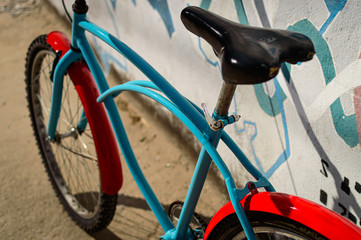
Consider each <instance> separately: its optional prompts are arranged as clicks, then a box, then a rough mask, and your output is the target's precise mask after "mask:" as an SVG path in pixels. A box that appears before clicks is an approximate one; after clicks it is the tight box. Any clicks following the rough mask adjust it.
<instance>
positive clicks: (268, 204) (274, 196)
mask: <svg viewBox="0 0 361 240" xmlns="http://www.w3.org/2000/svg"><path fill="white" fill-rule="evenodd" d="M241 203H242V206H243V207H244V209H245V211H260V212H267V213H272V214H276V215H280V216H284V217H287V218H289V219H292V220H294V221H296V222H299V223H301V224H303V225H305V226H308V227H310V228H311V229H313V230H315V231H316V232H319V233H320V234H322V235H324V236H325V237H327V238H329V239H361V229H360V228H359V227H358V226H356V225H355V224H353V223H352V222H351V221H349V220H348V219H346V218H344V217H342V216H341V215H339V214H337V213H335V212H333V211H331V210H329V209H327V208H325V207H322V206H320V205H318V204H316V203H314V202H311V201H309V200H306V199H303V198H300V197H296V196H291V195H287V194H283V193H275V192H272V193H270V192H262V193H258V194H255V195H252V196H251V195H248V196H247V197H245V198H244V199H243V200H242V202H241ZM232 213H235V210H234V208H233V206H232V204H231V202H229V203H227V204H226V205H224V206H223V207H222V208H221V209H220V210H219V211H218V212H217V213H216V214H215V215H214V217H213V218H212V220H211V222H210V223H209V224H208V227H207V229H206V233H205V238H204V239H207V236H208V235H209V233H210V232H211V231H212V229H213V228H214V227H215V226H216V225H217V223H219V222H220V221H221V220H222V219H223V218H225V217H226V216H228V215H230V214H232Z"/></svg>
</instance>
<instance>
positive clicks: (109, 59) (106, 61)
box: [92, 36, 128, 75]
mask: <svg viewBox="0 0 361 240" xmlns="http://www.w3.org/2000/svg"><path fill="white" fill-rule="evenodd" d="M92 39H93V43H94V47H95V49H96V51H97V54H98V56H99V58H100V61H101V63H102V65H103V68H104V73H105V75H109V72H110V63H112V64H114V65H116V66H118V67H119V68H120V69H122V70H123V71H125V72H128V66H127V62H126V61H125V59H124V58H122V59H123V61H124V62H123V63H122V62H120V60H119V56H117V57H114V56H112V55H111V54H110V53H109V52H107V51H105V50H103V49H102V48H101V47H100V45H99V43H98V39H97V38H96V37H95V36H93V37H92Z"/></svg>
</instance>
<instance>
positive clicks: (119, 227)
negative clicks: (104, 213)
mask: <svg viewBox="0 0 361 240" xmlns="http://www.w3.org/2000/svg"><path fill="white" fill-rule="evenodd" d="M52 30H60V31H63V32H65V33H67V34H68V35H69V30H70V29H69V26H68V24H67V23H66V22H65V21H63V20H62V19H60V18H59V16H58V15H57V14H56V12H55V11H54V10H53V9H51V8H50V7H49V5H48V4H47V3H46V2H44V1H43V0H14V1H13V0H0V52H1V57H0V132H1V134H0V184H1V194H0V239H41V240H49V239H77V240H79V239H125V240H127V239H158V237H159V236H160V235H162V229H161V227H160V226H159V224H158V223H157V221H156V219H155V217H154V216H153V214H152V212H151V211H149V209H148V207H147V205H146V203H145V201H144V198H143V197H142V196H141V194H140V192H139V190H138V189H137V187H136V185H135V182H134V180H132V179H131V177H130V175H129V171H128V169H127V167H126V166H125V164H124V163H123V162H122V163H123V169H124V175H125V177H124V185H123V188H122V189H121V191H120V192H119V196H120V197H119V200H118V207H117V212H116V215H115V217H114V219H113V221H112V223H111V224H110V225H109V226H108V228H106V229H105V230H103V231H101V232H99V233H96V234H92V235H89V234H87V233H85V232H84V231H83V230H81V229H80V228H79V227H77V226H76V225H75V224H74V223H73V222H72V221H71V220H70V218H69V217H68V216H67V213H66V212H65V211H64V210H63V209H62V206H61V205H60V203H59V202H58V200H57V198H56V196H55V193H54V191H53V190H52V188H51V185H50V183H49V181H48V179H47V175H46V173H45V170H44V167H43V165H42V163H41V159H40V156H39V154H38V150H37V147H36V144H35V138H34V137H33V133H32V129H31V127H30V119H29V117H28V116H29V113H28V110H27V103H26V99H25V83H24V65H25V55H26V51H27V48H28V46H29V44H30V42H31V41H32V40H33V39H34V38H35V37H37V36H38V35H40V34H44V33H48V32H49V31H52ZM111 84H115V82H114V81H112V82H111ZM129 98H130V96H125V97H122V98H121V99H117V102H118V104H119V106H120V112H121V116H122V118H123V120H124V122H125V125H126V126H128V128H127V129H128V132H129V134H130V135H131V139H132V143H133V145H134V148H135V152H136V155H137V157H139V162H140V164H141V166H142V167H143V169H144V171H145V175H146V176H147V177H149V182H150V184H151V185H152V186H153V187H154V190H155V192H156V194H157V195H159V199H160V201H161V203H162V204H164V205H165V206H167V205H169V204H170V203H171V202H173V201H175V200H184V196H185V194H186V190H187V188H188V185H189V179H190V176H191V174H192V170H193V168H194V165H195V160H194V159H193V158H192V157H194V155H193V154H192V153H190V152H189V151H187V148H186V147H185V146H183V145H182V144H180V143H179V137H177V136H176V135H173V134H169V132H168V131H167V130H161V129H157V121H156V120H154V118H153V116H152V114H150V113H147V111H146V109H144V108H142V106H141V104H139V103H136V102H135V103H133V101H131V102H132V104H130V103H129V102H130V101H129ZM154 129H156V131H154ZM218 190H219V188H218V184H216V183H215V181H214V180H212V178H211V179H208V180H207V182H206V185H205V189H204V193H202V196H201V199H200V203H199V206H198V207H197V211H198V212H199V213H200V214H201V215H202V216H204V217H205V218H206V219H208V218H210V217H211V216H212V214H213V213H214V212H215V211H216V209H218V208H220V206H222V205H223V204H224V203H225V202H226V201H228V200H227V198H226V197H225V196H224V195H223V194H222V193H220V192H219V191H218Z"/></svg>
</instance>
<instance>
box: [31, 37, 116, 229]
mask: <svg viewBox="0 0 361 240" xmlns="http://www.w3.org/2000/svg"><path fill="white" fill-rule="evenodd" d="M46 39H47V37H46V35H42V36H40V37H38V38H36V39H35V40H34V41H33V42H32V44H31V45H30V47H29V50H28V54H27V57H26V72H25V74H26V90H27V100H28V106H29V110H30V116H31V120H32V126H33V129H34V134H35V137H36V140H37V144H38V147H39V150H40V153H41V155H42V158H43V163H44V165H45V169H46V171H47V173H48V175H49V179H50V181H51V183H52V185H53V188H54V190H55V192H56V194H57V196H58V198H59V199H60V202H61V203H62V204H63V206H64V208H65V210H66V211H67V212H68V214H69V215H70V216H71V218H72V219H73V220H74V221H75V222H76V223H77V224H78V225H79V226H80V227H82V228H83V229H85V230H86V231H87V232H94V231H99V230H101V229H103V228H104V227H106V226H107V225H108V224H109V223H110V221H111V220H112V218H113V216H114V213H115V209H116V204H117V194H114V195H108V194H105V193H104V192H103V191H102V190H101V184H100V174H99V166H98V156H101V155H100V154H99V151H101V150H99V146H97V144H99V142H100V141H99V139H98V140H97V139H95V137H94V138H93V136H94V135H95V130H94V129H95V127H96V126H94V124H93V125H92V124H91V120H92V119H90V118H89V119H88V117H87V116H86V114H85V113H84V110H83V109H84V107H83V104H82V102H83V101H84V99H83V98H84V96H83V95H84V94H83V93H82V92H79V91H78V89H76V88H75V87H74V83H73V80H72V79H71V78H70V76H69V75H65V76H64V84H63V99H62V103H61V104H62V105H61V113H60V116H59V121H58V125H57V129H56V138H55V140H54V141H49V140H48V136H47V132H46V128H47V124H48V119H49V112H50V104H51V96H52V85H53V83H52V77H51V75H52V71H53V70H54V67H53V64H54V60H55V59H56V54H55V51H54V49H53V48H52V47H51V46H50V45H49V44H48V43H47V41H46ZM55 62H56V61H55ZM94 101H95V100H94ZM107 124H109V123H107V122H102V127H104V126H106V125H107ZM101 130H102V129H101ZM97 131H98V130H97ZM96 140H97V141H96ZM101 140H102V141H105V142H106V141H107V140H108V139H101ZM103 151H104V150H103ZM103 155H104V154H103Z"/></svg>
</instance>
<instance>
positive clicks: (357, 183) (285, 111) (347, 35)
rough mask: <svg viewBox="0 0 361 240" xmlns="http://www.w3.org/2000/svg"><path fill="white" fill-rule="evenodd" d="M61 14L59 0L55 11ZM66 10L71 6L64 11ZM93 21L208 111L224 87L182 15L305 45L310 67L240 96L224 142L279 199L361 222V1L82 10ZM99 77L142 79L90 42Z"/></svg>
mask: <svg viewBox="0 0 361 240" xmlns="http://www.w3.org/2000/svg"><path fill="white" fill-rule="evenodd" d="M51 2H52V3H53V4H54V5H55V6H56V8H57V9H59V11H61V12H63V10H62V6H61V2H60V1H59V0H52V1H51ZM66 2H67V6H68V9H70V5H71V1H66ZM88 4H89V6H90V11H89V19H90V20H91V21H94V22H96V23H97V25H99V26H101V27H104V28H105V29H107V30H108V31H110V32H111V33H112V34H113V35H115V36H116V37H118V38H119V39H120V40H122V41H124V42H125V43H126V44H128V45H129V46H130V47H131V48H133V49H134V50H135V51H136V52H138V53H139V54H140V55H142V56H143V57H144V58H145V59H146V60H147V61H149V62H150V64H152V65H153V66H154V68H155V69H157V70H158V71H159V72H160V73H161V74H162V75H163V76H164V77H165V78H166V79H168V80H169V82H170V83H171V84H173V85H174V86H175V87H176V88H177V89H178V90H179V91H180V92H181V93H182V94H184V95H185V96H186V97H187V98H189V99H190V100H192V101H193V102H195V103H196V104H197V105H200V103H202V102H205V103H207V105H208V108H213V107H214V106H215V103H216V100H217V99H216V97H215V96H217V95H218V92H219V89H220V86H221V84H222V78H221V73H220V63H219V61H218V59H217V58H216V56H215V55H214V53H213V50H212V49H211V47H209V45H208V44H207V43H206V42H205V41H203V40H202V39H199V38H198V37H197V36H195V35H193V34H191V33H189V32H188V31H187V30H186V29H185V28H184V26H183V24H182V22H181V21H180V12H181V10H182V9H183V8H184V7H186V6H187V5H188V4H189V5H195V6H201V7H202V8H205V9H209V10H210V11H212V12H215V13H217V14H219V15H221V16H223V17H225V18H228V19H230V20H233V21H235V22H241V23H247V22H248V23H249V24H250V25H252V26H259V27H272V28H278V29H289V30H292V31H297V32H301V33H304V34H306V35H307V36H309V37H310V38H311V39H312V41H313V42H314V44H315V47H316V52H317V54H316V57H315V58H314V60H312V61H310V62H307V63H302V64H298V65H292V66H291V65H289V64H285V65H284V66H283V68H282V70H283V71H282V72H280V74H279V75H278V76H277V77H276V78H275V79H273V80H270V81H268V82H267V83H264V84H258V85H255V86H238V88H237V90H236V94H235V97H234V101H233V103H232V105H231V112H232V113H233V112H237V113H239V114H241V115H242V118H241V120H240V121H239V122H237V123H236V124H234V125H232V126H229V127H228V130H227V132H228V133H229V134H231V136H232V137H234V139H235V140H236V142H237V143H238V144H239V145H240V146H241V147H242V148H243V150H244V152H245V154H246V156H247V157H249V159H250V160H251V161H252V162H253V163H254V164H255V165H256V166H257V167H258V169H259V170H260V171H261V172H263V173H264V174H265V175H266V176H267V178H269V179H270V180H271V182H272V183H274V185H275V187H276V189H277V190H279V191H282V192H287V193H290V194H296V195H299V196H302V197H305V198H308V199H310V200H313V201H315V202H318V203H320V204H322V205H324V206H327V207H328V208H330V209H333V210H334V211H336V212H338V213H340V214H342V215H344V216H346V217H347V218H349V219H351V220H352V221H353V222H355V223H356V224H358V225H360V217H361V208H360V203H361V177H360V170H361V158H360V156H361V149H360V139H361V98H360V97H361V60H360V57H361V55H360V52H361V29H360V22H361V14H360V12H361V3H360V2H359V1H358V0H302V1H301V0H263V1H262V0H255V1H250V0H244V1H239V0H235V1H216V0H213V1H212V0H202V1H200V0H198V1H191V0H189V1H181V0H178V1H168V0H157V1H156V0H143V1H141V0H101V1H95V0H93V1H91V0H89V1H88ZM90 39H91V41H92V42H93V44H94V46H95V47H96V49H97V51H98V53H99V55H100V56H101V59H102V62H103V64H104V66H105V70H106V71H109V66H110V63H112V64H113V65H114V66H115V67H116V69H117V70H119V71H123V72H126V73H127V75H128V77H129V78H130V79H144V78H145V77H144V75H143V74H142V73H140V72H139V71H137V70H136V69H135V67H134V66H133V65H131V64H130V63H129V62H128V61H127V60H126V59H124V58H123V57H122V56H120V55H117V54H116V53H115V52H114V51H112V50H111V49H110V48H109V47H107V46H104V45H103V44H102V43H101V42H100V41H99V40H97V39H95V38H93V37H90ZM220 148H221V150H220V151H221V153H222V156H223V157H224V159H225V161H226V163H227V165H228V166H229V168H230V170H231V171H232V173H233V174H234V176H235V178H236V179H237V182H238V183H244V181H245V179H246V176H247V175H245V174H243V173H242V172H241V170H242V168H241V167H240V165H239V164H238V163H237V161H235V159H234V157H233V156H232V154H230V153H229V152H228V151H226V150H225V149H224V147H223V146H220Z"/></svg>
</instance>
